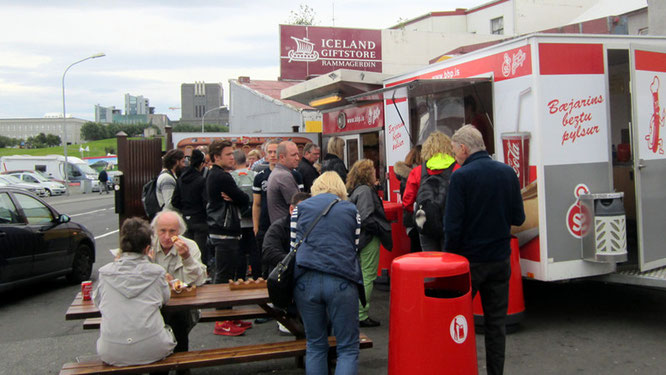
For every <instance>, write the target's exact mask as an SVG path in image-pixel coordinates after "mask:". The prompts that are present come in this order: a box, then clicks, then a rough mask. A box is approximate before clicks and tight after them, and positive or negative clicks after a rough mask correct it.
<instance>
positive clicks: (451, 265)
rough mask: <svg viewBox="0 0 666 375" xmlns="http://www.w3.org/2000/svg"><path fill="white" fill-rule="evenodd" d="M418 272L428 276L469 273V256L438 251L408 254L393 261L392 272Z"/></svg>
mask: <svg viewBox="0 0 666 375" xmlns="http://www.w3.org/2000/svg"><path fill="white" fill-rule="evenodd" d="M396 271H397V272H417V273H420V274H422V275H423V276H427V277H441V276H454V275H462V274H466V273H469V261H467V258H465V257H463V256H460V255H457V254H452V253H442V252H438V251H424V252H420V253H411V254H406V255H403V256H401V257H398V258H396V259H395V260H394V261H393V265H392V272H396Z"/></svg>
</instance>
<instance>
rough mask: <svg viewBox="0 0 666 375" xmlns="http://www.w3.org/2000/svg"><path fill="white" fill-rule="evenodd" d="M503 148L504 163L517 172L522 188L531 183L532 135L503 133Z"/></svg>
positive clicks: (526, 133)
mask: <svg viewBox="0 0 666 375" xmlns="http://www.w3.org/2000/svg"><path fill="white" fill-rule="evenodd" d="M502 148H503V149H504V163H506V164H508V165H509V166H510V167H511V168H513V170H514V171H515V172H516V175H517V176H518V181H519V182H520V188H521V189H522V188H524V187H525V186H527V185H528V184H529V183H530V173H529V163H530V133H529V132H517V133H502Z"/></svg>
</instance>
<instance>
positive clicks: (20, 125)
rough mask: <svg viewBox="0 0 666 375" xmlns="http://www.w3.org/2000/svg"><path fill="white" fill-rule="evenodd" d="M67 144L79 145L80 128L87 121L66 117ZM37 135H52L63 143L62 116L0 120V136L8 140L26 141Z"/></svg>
mask: <svg viewBox="0 0 666 375" xmlns="http://www.w3.org/2000/svg"><path fill="white" fill-rule="evenodd" d="M64 122H65V123H66V124H67V142H69V143H81V127H82V126H83V124H85V123H86V122H88V121H87V120H83V119H79V118H74V117H67V119H66V120H65V121H64ZM39 133H44V134H53V135H57V136H59V137H60V139H61V140H62V141H63V142H64V141H65V134H64V132H63V120H62V115H61V116H60V118H15V119H0V134H2V135H4V136H5V137H9V138H18V139H23V140H26V139H28V138H29V137H34V136H36V135H39Z"/></svg>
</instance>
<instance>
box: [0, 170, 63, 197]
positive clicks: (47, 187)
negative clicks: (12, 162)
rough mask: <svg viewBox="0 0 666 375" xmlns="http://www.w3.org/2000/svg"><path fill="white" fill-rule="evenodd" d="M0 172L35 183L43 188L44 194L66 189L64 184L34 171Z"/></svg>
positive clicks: (61, 191)
mask: <svg viewBox="0 0 666 375" xmlns="http://www.w3.org/2000/svg"><path fill="white" fill-rule="evenodd" d="M2 174H6V175H9V176H14V177H16V178H18V179H19V180H21V181H23V182H26V183H33V184H37V185H39V186H41V187H43V188H44V191H45V192H46V196H51V195H61V194H65V191H66V189H65V185H63V184H62V183H60V182H56V181H52V180H49V179H48V178H46V177H44V176H43V175H41V174H39V173H37V172H34V171H10V172H2Z"/></svg>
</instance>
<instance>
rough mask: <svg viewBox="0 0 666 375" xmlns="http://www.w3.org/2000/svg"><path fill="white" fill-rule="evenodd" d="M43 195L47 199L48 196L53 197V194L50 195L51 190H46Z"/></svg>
mask: <svg viewBox="0 0 666 375" xmlns="http://www.w3.org/2000/svg"><path fill="white" fill-rule="evenodd" d="M45 193H46V194H44V195H46V196H47V197H50V196H52V195H53V193H51V190H49V189H46V191H45Z"/></svg>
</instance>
